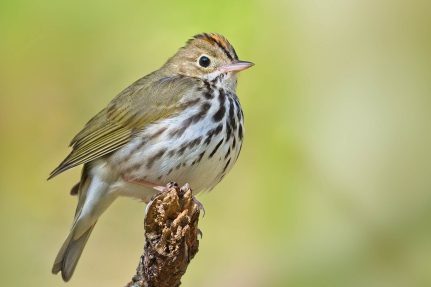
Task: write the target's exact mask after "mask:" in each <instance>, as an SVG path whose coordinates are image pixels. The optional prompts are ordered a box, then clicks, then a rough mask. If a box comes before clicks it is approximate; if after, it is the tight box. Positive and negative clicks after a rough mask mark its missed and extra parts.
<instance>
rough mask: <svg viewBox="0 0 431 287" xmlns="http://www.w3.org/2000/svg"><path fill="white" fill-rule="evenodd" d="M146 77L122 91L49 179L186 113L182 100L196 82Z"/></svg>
mask: <svg viewBox="0 0 431 287" xmlns="http://www.w3.org/2000/svg"><path fill="white" fill-rule="evenodd" d="M151 77H155V76H154V75H153V74H150V75H149V76H146V77H144V78H142V79H140V80H138V81H137V82H135V83H133V84H132V85H131V86H129V87H128V88H126V89H125V90H124V91H122V92H121V93H120V94H119V95H118V96H117V97H115V98H114V99H113V100H112V101H111V102H110V103H109V105H108V106H107V107H106V108H104V109H103V110H102V111H100V112H99V113H98V114H97V115H96V116H94V117H93V118H92V119H91V120H90V121H89V122H88V123H87V124H86V125H85V127H84V128H83V129H82V130H81V131H80V132H79V133H78V134H77V135H76V136H75V137H74V138H73V139H72V141H71V143H70V146H71V147H72V151H71V152H70V154H69V155H68V156H67V157H66V158H65V159H64V160H63V161H62V162H61V163H60V165H59V166H58V167H57V168H56V169H54V170H53V171H52V172H51V174H50V176H49V178H48V179H50V178H52V177H54V176H56V175H58V174H60V173H62V172H63V171H65V170H67V169H69V168H72V167H75V166H77V165H80V164H84V163H87V162H90V161H92V160H95V159H97V158H100V157H102V156H104V155H106V154H108V153H111V152H113V151H115V150H117V149H119V148H120V147H122V146H123V145H125V144H127V143H128V142H129V141H130V139H131V137H132V136H133V134H134V133H135V132H136V131H139V130H142V129H143V128H145V127H146V126H147V125H148V124H150V123H152V122H155V121H157V120H160V119H163V118H166V117H168V116H170V115H172V114H174V113H176V112H178V111H179V110H181V109H182V104H181V102H180V99H181V98H182V97H183V96H184V95H185V94H187V93H190V92H191V91H192V89H193V87H194V82H193V81H195V79H193V78H186V77H179V76H177V77H159V78H158V79H152V78H151Z"/></svg>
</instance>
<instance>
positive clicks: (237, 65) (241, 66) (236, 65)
mask: <svg viewBox="0 0 431 287" xmlns="http://www.w3.org/2000/svg"><path fill="white" fill-rule="evenodd" d="M251 66H254V64H253V63H252V62H247V61H235V62H233V63H232V64H228V65H224V66H221V67H220V68H218V70H219V71H220V72H222V73H227V72H239V71H242V70H245V69H248V68H250V67H251Z"/></svg>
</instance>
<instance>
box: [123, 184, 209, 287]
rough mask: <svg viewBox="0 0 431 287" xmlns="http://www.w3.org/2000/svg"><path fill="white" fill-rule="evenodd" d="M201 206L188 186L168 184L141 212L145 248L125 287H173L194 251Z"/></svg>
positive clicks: (196, 250) (196, 249)
mask: <svg viewBox="0 0 431 287" xmlns="http://www.w3.org/2000/svg"><path fill="white" fill-rule="evenodd" d="M201 208H202V206H201V204H200V203H199V202H198V201H197V200H196V199H195V198H194V197H193V195H192V191H191V189H190V187H189V186H188V185H185V186H183V187H181V188H179V187H178V185H177V184H176V183H169V184H168V185H167V186H166V188H165V190H163V191H161V192H160V193H159V194H157V195H155V196H154V197H153V198H152V199H151V201H150V202H149V203H148V205H147V209H146V212H145V247H144V254H143V255H142V256H141V259H140V261H139V265H138V268H137V270H136V275H135V276H134V277H133V278H132V281H131V282H129V283H128V284H127V287H143V286H145V287H176V286H180V284H181V277H182V276H183V275H184V273H185V272H186V269H187V266H188V264H189V262H190V260H191V259H192V258H193V257H194V256H195V254H196V253H197V252H198V247H199V240H198V235H200V231H199V229H198V221H199V213H200V209H201Z"/></svg>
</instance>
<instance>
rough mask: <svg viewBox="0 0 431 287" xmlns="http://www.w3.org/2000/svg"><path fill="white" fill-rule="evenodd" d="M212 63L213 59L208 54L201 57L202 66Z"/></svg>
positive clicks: (200, 63)
mask: <svg viewBox="0 0 431 287" xmlns="http://www.w3.org/2000/svg"><path fill="white" fill-rule="evenodd" d="M210 64H211V60H210V59H209V58H208V57H207V56H202V57H200V58H199V65H200V66H201V67H204V68H206V67H208V66H209V65H210Z"/></svg>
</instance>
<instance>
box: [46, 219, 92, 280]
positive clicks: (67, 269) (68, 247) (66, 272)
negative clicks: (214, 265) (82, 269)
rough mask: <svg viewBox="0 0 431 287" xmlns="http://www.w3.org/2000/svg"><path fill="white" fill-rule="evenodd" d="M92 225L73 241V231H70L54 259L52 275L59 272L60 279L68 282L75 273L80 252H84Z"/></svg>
mask: <svg viewBox="0 0 431 287" xmlns="http://www.w3.org/2000/svg"><path fill="white" fill-rule="evenodd" d="M93 228H94V225H93V226H91V227H90V228H89V229H88V230H87V231H86V232H84V234H82V235H81V236H80V237H79V238H77V239H74V238H73V237H74V236H73V235H74V230H73V229H72V230H71V231H70V234H69V236H67V238H66V240H65V241H64V243H63V246H62V247H61V249H60V251H59V252H58V255H57V257H56V258H55V261H54V265H53V266H52V273H54V274H57V273H58V272H60V271H61V277H62V278H63V280H64V281H69V279H70V278H71V277H72V274H73V271H75V267H76V264H77V263H78V260H79V257H81V253H82V250H84V247H85V244H86V243H87V240H88V237H89V236H90V234H91V231H93Z"/></svg>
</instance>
